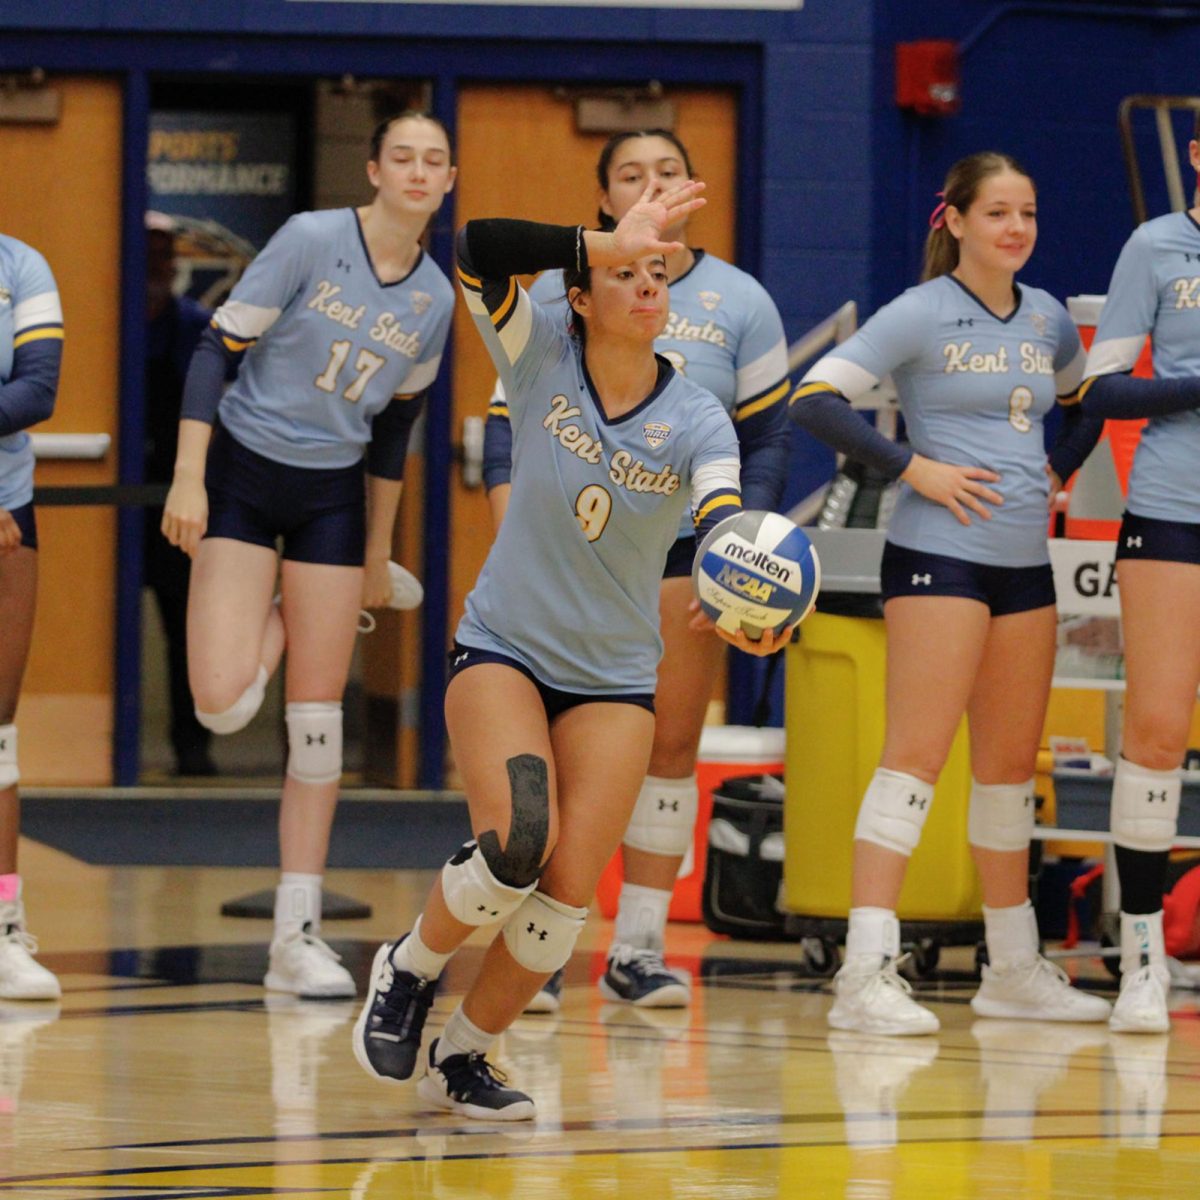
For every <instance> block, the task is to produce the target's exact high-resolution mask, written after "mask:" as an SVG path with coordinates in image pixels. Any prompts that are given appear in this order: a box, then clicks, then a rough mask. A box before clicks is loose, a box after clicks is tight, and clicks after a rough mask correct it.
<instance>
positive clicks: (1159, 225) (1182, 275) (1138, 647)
mask: <svg viewBox="0 0 1200 1200" xmlns="http://www.w3.org/2000/svg"><path fill="white" fill-rule="evenodd" d="M1188 149H1189V154H1190V156H1191V162H1192V166H1193V167H1195V168H1196V169H1197V170H1200V143H1197V142H1196V141H1195V140H1193V141H1192V142H1191V144H1190V146H1189V148H1188ZM1198 255H1200V206H1197V207H1193V208H1192V209H1190V210H1189V211H1187V212H1181V213H1170V214H1169V215H1167V216H1163V217H1157V218H1155V219H1154V220H1152V221H1147V222H1146V223H1145V224H1144V225H1141V226H1139V227H1138V228H1137V229H1136V230H1134V232H1133V234H1132V235H1131V236H1130V238H1129V240H1128V241H1127V242H1126V243H1125V247H1124V249H1123V250H1122V251H1121V256H1120V258H1119V259H1118V260H1117V265H1116V268H1115V270H1114V271H1113V276H1112V282H1111V283H1110V285H1109V289H1108V299H1107V301H1106V302H1105V305H1104V310H1103V312H1102V313H1101V314H1100V323H1099V326H1098V328H1097V330H1096V340H1095V342H1094V343H1093V344H1092V349H1091V352H1090V353H1089V354H1088V359H1087V367H1086V370H1085V380H1084V384H1083V387H1082V388H1081V389H1080V396H1081V398H1082V400H1083V404H1082V408H1083V411H1084V413H1085V415H1086V416H1087V417H1089V418H1093V419H1094V420H1095V421H1097V422H1099V421H1101V420H1103V419H1105V418H1108V419H1113V418H1135V417H1148V418H1150V423H1149V424H1148V425H1147V426H1146V428H1145V429H1144V430H1143V431H1142V435H1141V440H1140V441H1139V443H1138V448H1137V451H1136V453H1135V454H1134V459H1133V471H1132V473H1131V475H1130V478H1129V494H1128V497H1127V500H1126V505H1125V516H1124V520H1123V521H1122V523H1121V531H1120V534H1119V536H1118V539H1117V560H1118V564H1119V565H1118V568H1117V577H1118V581H1119V584H1120V596H1121V628H1122V637H1123V641H1124V648H1125V713H1124V718H1123V721H1122V728H1121V756H1120V758H1119V760H1118V762H1117V769H1116V774H1115V778H1114V779H1113V790H1112V803H1111V813H1110V829H1111V832H1112V836H1113V841H1114V843H1115V849H1116V860H1117V870H1118V874H1119V877H1120V883H1121V992H1120V995H1119V996H1118V998H1117V1003H1116V1006H1115V1007H1114V1009H1113V1014H1112V1018H1111V1020H1110V1022H1109V1024H1110V1026H1111V1027H1112V1028H1113V1029H1114V1030H1118V1031H1120V1032H1125V1033H1162V1032H1164V1031H1166V1030H1167V1029H1168V1028H1169V1027H1170V1021H1169V1018H1168V1016H1167V992H1168V989H1169V979H1170V977H1169V974H1168V971H1167V965H1166V952H1165V950H1164V948H1163V924H1162V921H1163V913H1162V908H1163V904H1162V898H1163V888H1164V884H1165V881H1166V869H1167V852H1168V850H1169V849H1170V847H1171V842H1172V840H1173V839H1174V837H1175V832H1176V826H1177V823H1178V816H1179V799H1180V789H1181V786H1182V783H1181V778H1180V771H1181V766H1182V762H1183V756H1184V751H1185V750H1186V749H1187V744H1188V733H1189V730H1190V728H1191V723H1192V712H1193V709H1194V706H1195V702H1196V688H1197V686H1200V488H1198V487H1197V486H1196V468H1197V461H1198V459H1197V451H1198V450H1200V411H1198V410H1200V268H1198V267H1197V265H1196V262H1197V256H1198ZM1147 335H1149V336H1150V338H1151V341H1152V343H1153V347H1154V377H1153V378H1152V379H1136V378H1134V377H1133V376H1132V375H1131V374H1130V371H1131V370H1132V369H1133V365H1134V363H1135V361H1136V360H1137V357H1138V355H1139V353H1140V352H1141V348H1142V345H1143V344H1144V342H1145V340H1146V336H1147Z"/></svg>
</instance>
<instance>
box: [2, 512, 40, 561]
mask: <svg viewBox="0 0 1200 1200" xmlns="http://www.w3.org/2000/svg"><path fill="white" fill-rule="evenodd" d="M8 511H9V513H10V515H11V516H12V519H13V520H14V521H16V523H17V528H18V529H19V530H20V531H21V545H22V546H26V547H28V548H29V549H30V550H36V549H37V548H38V547H37V517H35V516H34V513H33V504H32V503H30V504H22V505H21V507H20V508H10V509H9V510H8Z"/></svg>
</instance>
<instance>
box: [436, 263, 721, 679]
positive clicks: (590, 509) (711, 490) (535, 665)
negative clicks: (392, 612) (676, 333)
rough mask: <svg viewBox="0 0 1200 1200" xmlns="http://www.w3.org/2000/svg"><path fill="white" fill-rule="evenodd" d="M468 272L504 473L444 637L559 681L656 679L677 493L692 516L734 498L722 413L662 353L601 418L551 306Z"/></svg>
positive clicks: (558, 312) (511, 285) (678, 513)
mask: <svg viewBox="0 0 1200 1200" xmlns="http://www.w3.org/2000/svg"><path fill="white" fill-rule="evenodd" d="M469 269H470V268H469V264H466V263H464V268H463V269H462V270H460V278H461V279H462V282H463V292H464V295H465V296H466V299H467V307H468V308H469V309H470V311H471V315H472V317H473V318H474V320H475V323H476V325H477V326H478V327H479V329H480V331H481V333H482V335H483V338H484V341H485V343H486V344H487V347H488V350H489V352H490V353H491V356H492V360H493V362H494V363H495V364H496V368H497V370H498V371H499V373H500V378H501V381H502V383H503V385H504V389H505V393H506V395H507V397H508V400H507V403H508V408H509V417H510V420H511V424H512V432H513V475H512V494H511V497H510V500H509V505H508V510H507V512H506V514H505V517H504V521H503V522H502V523H501V526H500V531H499V533H498V534H497V536H496V540H495V542H494V543H493V544H492V549H491V551H490V552H489V554H488V557H487V561H486V562H485V563H484V566H483V570H482V571H481V572H480V575H479V579H478V580H477V582H476V584H475V587H474V589H473V590H472V591H471V593H470V595H468V597H467V601H466V612H465V615H464V616H463V618H462V621H461V622H460V623H459V626H458V630H457V633H456V635H455V636H456V638H457V640H458V641H459V642H460V643H462V644H463V645H466V646H472V647H475V648H478V649H484V650H492V651H495V652H497V653H500V654H505V655H508V656H509V657H512V658H515V659H517V660H518V661H519V662H521V663H523V664H524V665H525V666H526V667H528V668H529V670H530V671H532V672H533V674H534V675H535V676H536V677H537V678H538V679H540V680H541V681H542V682H543V683H546V684H549V685H551V686H553V687H557V688H561V689H564V690H567V691H572V692H577V693H582V694H585V695H613V694H618V693H629V692H653V691H654V688H655V682H656V668H657V665H658V660H659V658H660V657H661V655H662V639H661V637H660V636H659V631H658V625H659V612H658V602H659V583H660V580H661V578H662V570H663V563H664V562H665V560H666V556H667V551H668V549H669V548H670V546H671V544H672V543H673V542H674V541H675V538H676V535H677V532H678V529H679V526H680V520H681V517H682V516H683V515H684V514H685V513H686V512H687V510H688V507H689V500H690V501H691V505H692V507H693V509H694V510H695V511H696V513H697V516H698V517H700V516H704V515H705V514H706V513H707V511H708V510H710V509H713V508H714V507H716V506H719V505H728V504H729V503H731V502H734V503H736V500H737V492H736V489H737V478H738V451H737V438H736V435H735V434H734V430H733V426H732V424H731V423H730V420H729V417H728V416H727V415H726V413H725V410H724V409H723V408H722V407H721V405H720V403H719V402H718V401H717V400H716V398H715V397H713V396H712V395H711V394H710V393H708V392H706V391H705V390H704V389H702V388H700V387H698V386H697V385H696V384H695V383H694V382H693V381H692V380H690V379H687V378H685V377H684V376H682V375H680V374H679V373H678V372H676V371H674V370H672V369H671V368H670V366H669V364H667V363H665V362H661V369H660V379H659V384H658V386H657V387H656V388H655V389H654V391H653V392H652V393H651V394H650V395H649V396H648V397H647V398H646V399H645V400H644V401H643V402H642V403H641V404H640V405H638V407H637V408H635V409H634V410H633V411H631V412H629V413H626V414H624V415H623V416H620V417H617V418H615V419H612V420H610V419H608V418H607V417H606V416H605V414H604V410H603V408H602V407H601V405H600V402H599V400H598V399H597V397H596V395H595V393H594V391H593V388H592V385H591V381H590V379H589V377H588V374H587V370H586V368H585V366H584V363H583V360H582V356H581V353H580V350H579V348H578V346H577V345H576V343H575V342H574V340H573V339H572V338H571V337H570V336H569V335H568V333H567V329H566V324H565V322H564V320H563V312H562V309H561V308H554V307H551V308H544V307H542V306H541V305H539V304H535V303H533V302H531V301H530V299H529V296H528V295H527V294H526V292H525V291H524V290H523V289H521V288H519V287H518V286H517V285H516V281H515V280H509V281H507V283H508V288H507V294H504V293H503V292H498V291H497V285H496V283H495V281H492V280H487V281H481V280H478V279H474V278H472V277H471V275H470V274H469ZM497 295H499V296H500V299H496V298H495V297H496V296H497Z"/></svg>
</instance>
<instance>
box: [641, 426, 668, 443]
mask: <svg viewBox="0 0 1200 1200" xmlns="http://www.w3.org/2000/svg"><path fill="white" fill-rule="evenodd" d="M670 436H671V427H670V425H664V424H663V423H662V422H661V421H647V422H646V424H645V425H643V426H642V437H644V438H645V439H646V444H647V445H648V446H649V447H650V449H651V450H657V449H658V448H659V446H661V445H662V444H663V442H665V441H666V440H667V438H669V437H670Z"/></svg>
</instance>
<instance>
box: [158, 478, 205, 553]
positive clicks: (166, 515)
mask: <svg viewBox="0 0 1200 1200" xmlns="http://www.w3.org/2000/svg"><path fill="white" fill-rule="evenodd" d="M207 528H208V493H207V492H206V491H205V490H204V481H203V480H201V479H192V478H190V477H184V476H180V475H178V474H176V476H175V480H174V482H173V483H172V484H171V490H170V491H169V492H167V502H166V504H165V505H164V506H163V519H162V531H163V537H165V538H166V539H167V541H168V542H170V543H171V545H172V546H178V547H179V548H180V550H182V551H183V552H184V554H189V555H193V556H194V555H195V553H196V550H197V549H198V548H199V546H200V539H201V538H202V537H203V536H204V531H205V530H206V529H207Z"/></svg>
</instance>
